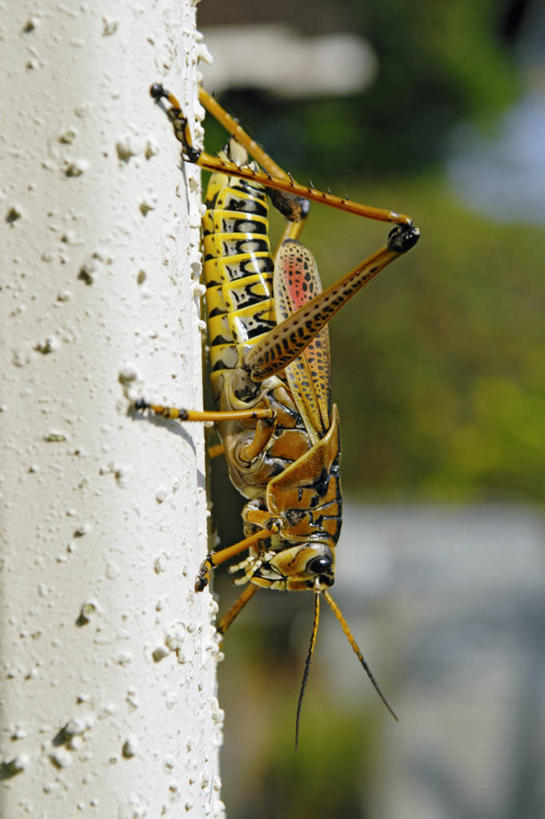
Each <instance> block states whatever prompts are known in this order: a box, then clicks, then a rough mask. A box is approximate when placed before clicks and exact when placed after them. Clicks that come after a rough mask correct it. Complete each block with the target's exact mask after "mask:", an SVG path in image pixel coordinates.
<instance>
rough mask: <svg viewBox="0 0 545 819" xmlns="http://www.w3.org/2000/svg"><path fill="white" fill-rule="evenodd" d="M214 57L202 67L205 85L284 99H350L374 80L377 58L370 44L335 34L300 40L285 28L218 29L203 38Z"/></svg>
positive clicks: (211, 88)
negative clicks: (343, 96) (259, 91)
mask: <svg viewBox="0 0 545 819" xmlns="http://www.w3.org/2000/svg"><path fill="white" fill-rule="evenodd" d="M204 34H205V38H206V43H207V46H208V49H209V50H210V53H211V54H212V55H213V60H214V61H213V63H212V64H211V65H203V66H202V73H203V84H204V86H205V87H206V88H207V89H209V90H210V91H212V92H214V93H218V94H219V93H221V92H222V91H224V90H225V89H226V88H248V87H252V88H261V89H264V90H268V91H273V92H274V93H276V94H279V95H281V96H284V97H298V96H305V97H308V96H311V95H327V94H351V93H354V92H356V91H361V90H362V89H363V88H365V87H366V86H367V85H369V84H370V82H371V81H372V80H373V78H374V76H375V73H376V65H377V61H376V57H375V54H374V52H373V50H372V48H371V46H370V45H369V43H368V42H367V41H366V40H363V39H362V38H361V37H358V36H357V35H355V34H349V33H336V34H328V35H325V36H321V37H299V36H298V35H297V33H296V32H295V31H294V30H293V29H291V28H289V26H284V25H275V24H271V25H248V26H218V27H217V28H207V29H206V31H205V32H204Z"/></svg>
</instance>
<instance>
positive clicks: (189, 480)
mask: <svg viewBox="0 0 545 819" xmlns="http://www.w3.org/2000/svg"><path fill="white" fill-rule="evenodd" d="M0 21H1V23H0V34H1V37H2V40H3V44H2V46H3V47H2V50H1V51H0V62H1V64H0V68H1V72H2V77H3V78H4V91H3V94H2V102H1V106H2V128H1V133H0V146H1V147H0V158H1V165H2V168H1V171H0V185H1V193H2V196H1V198H0V204H1V216H2V218H1V221H0V231H1V234H2V236H1V244H2V251H3V252H2V256H3V261H2V298H1V304H2V319H1V321H2V325H1V326H2V330H1V333H2V341H3V362H2V365H3V366H2V372H1V378H2V381H1V403H2V410H3V412H2V414H1V415H0V425H1V426H0V429H1V432H0V436H1V444H2V449H3V453H2V462H1V472H2V478H3V484H2V510H1V519H0V522H1V527H2V533H1V537H2V543H1V549H2V564H1V572H0V583H1V594H2V597H1V608H0V612H1V614H0V616H1V621H0V628H1V644H2V648H1V657H0V660H1V663H0V699H1V705H2V711H1V723H0V725H1V741H2V746H1V755H2V756H1V762H2V766H1V768H0V780H1V781H0V814H1V815H2V816H5V817H16V816H17V817H19V816H26V815H34V816H39V817H55V819H63V817H74V816H76V815H77V816H80V815H81V816H93V817H97V816H101V817H120V818H121V819H128V818H129V817H144V816H146V817H158V816H163V815H164V816H172V817H179V816H182V815H183V816H186V815H187V816H195V817H201V816H221V815H222V806H221V803H220V802H219V796H218V788H219V779H218V747H219V744H220V742H221V719H222V712H221V710H220V709H219V707H218V702H217V699H216V696H215V693H216V691H215V663H216V660H217V656H218V648H217V644H216V642H215V636H214V629H213V626H212V623H211V618H212V615H213V613H214V610H215V604H214V603H213V601H212V598H211V597H210V594H209V593H208V591H206V592H205V593H203V594H201V595H197V596H196V595H195V594H194V592H193V582H194V577H195V574H196V572H197V568H198V565H199V563H200V561H201V560H202V558H203V555H204V553H205V551H206V497H205V477H204V458H203V431H202V429H201V428H200V427H199V426H188V425H186V426H185V427H183V428H182V427H181V426H179V425H178V426H176V425H175V424H168V423H161V422H150V421H149V420H147V419H135V418H131V416H130V415H129V414H128V412H127V408H128V401H127V395H128V393H129V392H130V391H131V390H132V392H133V393H134V394H138V393H139V392H140V391H143V392H144V394H145V395H146V397H147V398H152V399H156V400H166V399H168V400H169V401H170V402H171V403H175V402H180V403H181V405H183V406H189V407H197V408H198V407H200V406H201V402H202V396H201V336H200V324H199V315H198V295H199V285H198V276H199V261H200V259H199V215H200V207H201V206H200V186H199V177H198V174H197V173H196V172H195V170H194V169H193V168H188V167H185V169H184V171H183V172H182V171H180V169H179V146H178V144H177V143H176V142H175V140H174V138H173V134H172V129H171V127H170V125H169V123H168V121H167V119H166V117H165V115H164V114H163V113H162V112H161V111H160V109H159V108H158V107H157V106H156V105H155V104H154V103H153V101H152V99H151V97H150V96H149V90H148V89H149V86H150V84H151V83H152V82H154V81H158V80H163V81H164V82H165V84H167V85H168V86H169V87H171V88H172V90H173V91H174V92H175V93H176V94H177V95H179V97H180V99H181V101H182V103H183V104H184V107H185V108H186V110H187V112H188V114H189V116H190V117H191V118H193V117H195V116H197V117H200V116H201V115H202V111H201V109H200V106H199V105H198V102H197V97H196V89H197V81H198V71H197V63H198V59H199V56H200V53H201V45H200V44H199V41H198V37H196V35H195V4H194V3H193V2H188V1H187V0H186V2H182V3H180V2H174V0H170V1H169V0H157V2H154V3H147V4H144V3H130V4H124V3H113V2H105V0H95V2H93V3H89V4H86V3H76V2H73V0H67V2H65V3H60V4H57V3H54V2H52V0H46V2H41V3H37V4H36V3H34V2H30V0H24V2H21V3H19V4H18V5H17V6H13V4H12V3H7V2H4V0H1V2H0ZM196 130H197V129H196Z"/></svg>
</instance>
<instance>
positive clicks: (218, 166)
mask: <svg viewBox="0 0 545 819" xmlns="http://www.w3.org/2000/svg"><path fill="white" fill-rule="evenodd" d="M150 93H151V95H152V97H154V99H156V100H160V99H163V98H164V99H166V100H167V101H168V102H169V103H170V105H171V107H170V108H169V109H167V114H168V116H169V118H170V120H171V121H172V123H173V125H174V132H175V134H176V137H177V139H178V140H179V141H180V142H181V143H182V144H183V146H184V149H185V152H186V158H187V159H188V160H189V161H190V162H195V163H196V164H197V165H199V166H200V167H201V168H204V169H205V170H207V171H212V172H218V173H225V174H228V175H229V176H238V177H239V178H240V179H249V180H250V181H254V182H258V183H260V184H261V185H263V186H264V187H266V188H273V189H275V190H280V191H285V192H286V193H289V194H295V195H296V196H299V197H301V198H303V199H310V200H312V201H315V202H321V203H323V204H324V205H329V207H333V208H339V209H340V210H345V211H348V212H349V213H355V214H358V215H359V216H364V217H366V218H367V219H375V220H378V221H380V222H392V223H394V224H398V225H406V226H407V227H410V226H412V220H411V218H410V216H407V215H406V214H404V213H396V212H395V211H392V210H386V209H383V208H374V207H371V206H370V205H364V204H360V203H358V202H352V201H351V200H350V199H346V198H344V197H339V196H335V195H334V194H332V193H325V192H324V191H320V190H317V189H316V188H314V187H312V186H311V185H301V184H300V183H299V182H297V181H296V180H295V179H294V178H293V177H292V176H291V175H290V174H289V173H288V172H287V171H285V170H284V169H283V168H281V167H280V166H279V165H277V164H276V162H274V160H273V159H271V157H270V156H269V155H268V154H267V153H266V152H265V151H264V150H263V149H262V148H261V147H260V146H259V145H258V144H257V143H256V142H255V141H254V140H253V139H252V138H251V137H250V136H249V135H248V134H247V133H246V132H245V131H244V129H243V128H242V127H241V126H240V125H239V124H238V123H237V122H236V121H235V120H234V119H233V117H231V115H230V114H228V113H227V111H225V109H224V108H222V106H221V105H220V104H219V103H218V102H217V101H216V100H215V99H214V98H213V97H211V96H210V94H208V93H207V92H206V91H205V90H204V89H201V91H200V95H199V99H200V100H201V102H202V104H203V105H204V106H205V107H206V108H207V110H208V111H209V112H210V113H211V114H212V115H213V116H214V117H215V118H216V119H217V120H218V122H219V123H220V124H222V125H223V126H224V127H225V128H226V130H227V131H228V132H229V133H230V134H232V136H234V137H235V139H236V140H237V142H240V144H241V145H242V146H243V147H244V148H246V150H247V151H248V153H249V154H250V156H252V157H253V158H254V159H255V160H256V162H258V164H259V165H260V166H261V167H262V168H263V169H264V170H263V171H254V170H253V169H252V168H249V167H242V168H239V167H238V165H235V163H234V162H229V161H227V160H225V159H221V158H220V157H217V156H211V155H210V154H207V153H205V152H204V151H202V152H200V151H198V150H197V149H195V148H194V147H193V143H192V140H191V135H190V133H189V128H188V124H187V120H186V119H185V117H184V115H183V113H182V111H181V108H180V103H179V102H178V100H177V99H176V97H175V96H174V95H173V94H171V93H170V92H169V91H166V90H165V89H164V88H163V86H162V85H159V84H158V83H156V84H155V85H152V87H151V90H150Z"/></svg>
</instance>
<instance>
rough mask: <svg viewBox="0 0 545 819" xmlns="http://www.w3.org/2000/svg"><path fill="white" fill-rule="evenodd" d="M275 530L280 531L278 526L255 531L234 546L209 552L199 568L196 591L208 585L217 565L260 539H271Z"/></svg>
mask: <svg viewBox="0 0 545 819" xmlns="http://www.w3.org/2000/svg"><path fill="white" fill-rule="evenodd" d="M274 531H278V529H277V527H274V528H273V529H269V530H264V531H259V532H254V534H253V535H250V536H249V537H246V538H244V540H241V541H239V542H238V543H234V544H233V545H232V546H227V548H226V549H219V550H218V551H217V552H212V553H211V554H209V555H208V556H207V558H206V559H205V560H203V562H202V564H201V568H200V569H199V574H198V575H197V579H196V581H195V591H198V592H200V591H202V590H203V589H205V588H206V587H207V586H208V583H209V581H210V575H211V573H212V571H213V570H214V569H215V568H216V566H219V565H220V564H221V563H225V561H226V560H231V558H232V557H235V556H236V555H238V554H240V553H241V552H243V551H244V550H245V549H249V548H250V546H255V544H256V543H259V541H260V540H264V541H266V540H270V535H271V532H274Z"/></svg>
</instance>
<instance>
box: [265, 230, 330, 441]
mask: <svg viewBox="0 0 545 819" xmlns="http://www.w3.org/2000/svg"><path fill="white" fill-rule="evenodd" d="M321 292H322V284H321V282H320V277H319V275H318V268H317V266H316V262H315V260H314V257H313V255H312V253H311V252H310V250H308V249H307V248H306V247H305V246H304V245H302V244H301V243H300V242H297V241H296V240H294V239H287V240H286V241H285V242H283V243H282V245H281V246H280V248H279V250H278V253H277V254H276V260H275V265H274V302H275V308H276V319H277V322H278V324H280V322H282V321H284V320H285V319H288V318H289V316H291V315H292V314H293V313H295V311H296V310H298V309H299V308H300V307H302V306H303V305H305V304H306V303H307V302H309V301H310V300H311V299H313V298H314V297H315V296H317V295H318V294H319V293H321ZM286 329H287V328H286ZM286 335H288V333H286ZM330 373H331V367H330V358H329V331H328V329H327V326H326V327H324V329H323V330H321V331H320V333H319V334H318V335H317V336H316V337H315V338H314V339H313V340H312V341H311V342H310V344H309V345H308V347H306V349H305V350H304V351H303V353H302V354H301V355H300V356H299V357H298V358H296V359H295V360H294V361H292V363H291V364H288V366H287V367H286V375H287V379H288V384H289V386H290V389H291V391H292V394H293V397H294V400H295V403H296V404H297V409H298V410H299V412H300V413H301V417H302V418H303V421H304V423H305V427H306V428H307V431H308V432H309V434H310V435H312V436H313V437H316V435H317V437H318V438H321V437H322V436H323V435H324V434H325V433H326V432H327V430H328V429H329V426H330V414H331V380H330Z"/></svg>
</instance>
